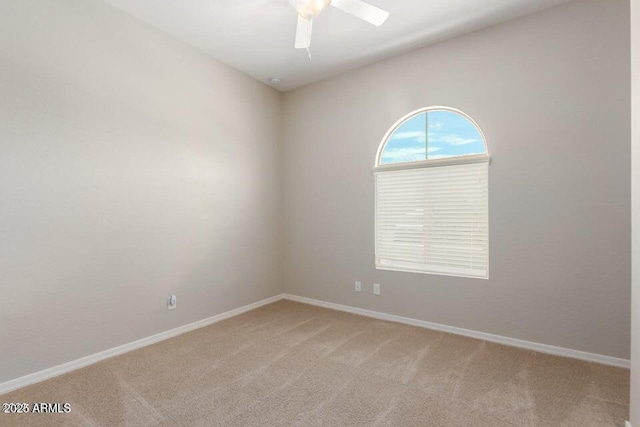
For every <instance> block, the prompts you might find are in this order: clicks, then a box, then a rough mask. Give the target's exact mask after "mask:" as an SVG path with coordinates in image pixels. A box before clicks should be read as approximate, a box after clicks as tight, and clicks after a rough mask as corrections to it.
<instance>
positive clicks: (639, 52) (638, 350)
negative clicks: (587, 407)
mask: <svg viewBox="0 0 640 427" xmlns="http://www.w3.org/2000/svg"><path fill="white" fill-rule="evenodd" d="M631 70H632V71H631V76H632V77H631V78H632V81H631V85H632V94H631V96H632V98H631V103H632V104H631V111H632V114H633V117H632V127H633V131H632V132H633V136H632V138H633V140H632V162H633V168H632V179H631V182H632V184H631V185H632V199H633V207H632V211H633V215H632V218H633V224H632V228H633V236H632V239H633V251H632V252H633V281H632V284H631V287H632V292H633V300H632V306H633V309H632V310H633V311H632V314H631V316H632V325H631V406H630V410H631V422H632V423H633V425H634V426H640V0H631Z"/></svg>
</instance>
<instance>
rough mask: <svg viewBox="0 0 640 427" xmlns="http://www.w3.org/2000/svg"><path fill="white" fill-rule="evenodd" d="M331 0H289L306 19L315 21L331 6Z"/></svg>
mask: <svg viewBox="0 0 640 427" xmlns="http://www.w3.org/2000/svg"><path fill="white" fill-rule="evenodd" d="M329 3H331V0H289V4H290V5H291V6H292V7H293V8H294V9H295V10H296V11H297V12H298V15H300V16H301V17H303V18H304V19H313V18H315V17H316V16H318V15H320V13H321V12H322V11H323V10H324V9H325V8H326V7H327V6H329Z"/></svg>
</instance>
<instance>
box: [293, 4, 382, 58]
mask: <svg viewBox="0 0 640 427" xmlns="http://www.w3.org/2000/svg"><path fill="white" fill-rule="evenodd" d="M289 3H290V4H291V6H293V8H294V9H295V10H296V11H297V12H298V27H297V30H296V43H295V47H296V49H307V54H308V55H309V59H311V54H310V53H309V47H310V46H311V31H312V28H313V20H314V19H315V18H316V17H318V15H320V13H321V12H322V11H323V10H324V9H325V8H326V7H327V6H329V5H331V6H333V7H335V8H337V9H340V10H342V11H343V12H347V13H348V14H350V15H353V16H355V17H356V18H360V19H362V20H363V21H366V22H368V23H370V24H373V25H375V26H377V27H379V26H380V25H382V24H384V21H386V20H387V18H388V17H389V12H387V11H385V10H382V9H380V8H378V7H375V6H373V5H370V4H369V3H365V2H363V1H362V0H289Z"/></svg>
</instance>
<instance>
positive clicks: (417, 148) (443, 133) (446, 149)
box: [380, 110, 485, 165]
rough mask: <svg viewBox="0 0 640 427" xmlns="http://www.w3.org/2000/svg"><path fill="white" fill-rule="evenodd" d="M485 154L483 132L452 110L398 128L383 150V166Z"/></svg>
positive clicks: (423, 116)
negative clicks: (481, 133)
mask: <svg viewBox="0 0 640 427" xmlns="http://www.w3.org/2000/svg"><path fill="white" fill-rule="evenodd" d="M427 130H428V132H427ZM484 152H485V147H484V143H483V141H482V136H481V135H480V132H479V131H478V129H477V128H476V127H475V125H474V124H473V123H471V122H470V121H469V120H468V119H467V118H466V117H464V116H462V115H460V114H457V113H455V112H453V111H448V110H433V111H428V112H424V113H421V114H418V115H416V116H414V117H412V118H410V119H408V120H407V121H405V122H404V123H402V124H401V125H400V126H399V127H398V129H396V131H395V132H394V133H393V134H392V135H391V137H390V138H389V141H388V142H387V144H386V145H385V147H384V150H383V152H382V158H381V160H380V164H383V165H384V164H389V163H405V162H415V161H419V160H432V159H443V158H447V157H458V156H468V155H472V154H482V153H484Z"/></svg>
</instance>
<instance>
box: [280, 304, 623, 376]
mask: <svg viewBox="0 0 640 427" xmlns="http://www.w3.org/2000/svg"><path fill="white" fill-rule="evenodd" d="M282 297H283V298H284V299H287V300H290V301H297V302H301V303H304V304H310V305H316V306H319V307H325V308H330V309H333V310H339V311H345V312H347V313H353V314H359V315H361V316H367V317H373V318H375V319H380V320H388V321H391V322H397V323H404V324H407V325H412V326H419V327H421V328H427V329H434V330H436V331H442V332H448V333H451V334H456V335H462V336H465V337H470V338H477V339H480V340H484V341H490V342H494V343H498V344H504V345H509V346H512V347H519V348H524V349H527V350H533V351H537V352H540V353H547V354H553V355H556V356H563V357H570V358H572V359H579V360H584V361H587V362H594V363H600V364H602V365H609V366H615V367H618V368H626V369H629V367H630V365H631V363H630V361H629V360H628V359H619V358H617V357H611V356H604V355H601V354H595V353H587V352H584V351H579V350H572V349H569V348H563V347H555V346H552V345H547V344H539V343H535V342H530V341H524V340H519V339H516V338H509V337H503V336H500V335H493V334H487V333H485V332H478V331H473V330H470V329H463V328H457V327H455V326H447V325H441V324H439V323H432V322H427V321H424V320H417V319H411V318H408V317H401V316H396V315H393V314H386V313H381V312H378V311H372V310H365V309H362V308H357V307H351V306H348V305H341V304H335V303H332V302H325V301H320V300H316V299H312V298H306V297H299V296H296V295H290V294H283V295H282Z"/></svg>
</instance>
